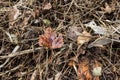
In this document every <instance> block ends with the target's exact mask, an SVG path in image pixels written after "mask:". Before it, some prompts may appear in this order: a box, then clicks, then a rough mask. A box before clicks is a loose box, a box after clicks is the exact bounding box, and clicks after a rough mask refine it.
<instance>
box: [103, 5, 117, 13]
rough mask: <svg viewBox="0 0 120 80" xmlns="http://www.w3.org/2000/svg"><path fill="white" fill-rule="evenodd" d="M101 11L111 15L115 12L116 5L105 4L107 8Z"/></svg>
mask: <svg viewBox="0 0 120 80" xmlns="http://www.w3.org/2000/svg"><path fill="white" fill-rule="evenodd" d="M101 10H103V11H104V12H105V13H109V14H110V13H111V12H113V11H114V10H115V5H114V4H111V5H109V4H108V3H105V8H103V7H101Z"/></svg>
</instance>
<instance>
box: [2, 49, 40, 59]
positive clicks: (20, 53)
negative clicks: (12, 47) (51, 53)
mask: <svg viewBox="0 0 120 80" xmlns="http://www.w3.org/2000/svg"><path fill="white" fill-rule="evenodd" d="M38 50H42V48H41V47H38V48H35V49H28V50H24V51H20V52H16V53H11V54H9V55H7V56H0V59H6V58H12V57H16V56H20V55H25V54H29V53H32V52H35V51H38Z"/></svg>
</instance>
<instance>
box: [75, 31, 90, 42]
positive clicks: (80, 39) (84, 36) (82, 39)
mask: <svg viewBox="0 0 120 80" xmlns="http://www.w3.org/2000/svg"><path fill="white" fill-rule="evenodd" d="M90 39H91V35H90V33H88V32H86V31H83V32H82V34H81V35H80V36H78V38H77V43H78V44H84V43H85V42H89V41H90Z"/></svg>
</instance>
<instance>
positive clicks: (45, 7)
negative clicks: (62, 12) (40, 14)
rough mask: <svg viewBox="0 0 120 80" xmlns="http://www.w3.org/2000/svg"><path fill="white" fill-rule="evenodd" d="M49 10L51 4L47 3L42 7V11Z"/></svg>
mask: <svg viewBox="0 0 120 80" xmlns="http://www.w3.org/2000/svg"><path fill="white" fill-rule="evenodd" d="M51 8H52V5H51V3H47V4H45V6H44V7H43V9H44V10H49V9H51Z"/></svg>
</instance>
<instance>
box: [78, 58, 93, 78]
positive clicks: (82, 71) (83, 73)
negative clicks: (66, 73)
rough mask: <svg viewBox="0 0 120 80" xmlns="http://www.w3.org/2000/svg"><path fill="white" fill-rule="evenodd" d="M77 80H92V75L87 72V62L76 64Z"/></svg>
mask: <svg viewBox="0 0 120 80" xmlns="http://www.w3.org/2000/svg"><path fill="white" fill-rule="evenodd" d="M78 77H79V80H92V75H91V73H90V71H89V61H88V60H85V61H84V62H81V63H79V64H78Z"/></svg>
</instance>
